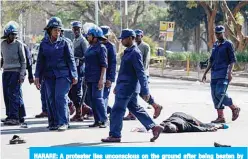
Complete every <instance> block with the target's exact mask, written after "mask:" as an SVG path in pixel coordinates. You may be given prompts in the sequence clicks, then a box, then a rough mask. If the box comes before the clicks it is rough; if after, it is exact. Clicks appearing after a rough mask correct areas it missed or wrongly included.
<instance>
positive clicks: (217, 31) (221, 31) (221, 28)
mask: <svg viewBox="0 0 248 159" xmlns="http://www.w3.org/2000/svg"><path fill="white" fill-rule="evenodd" d="M224 32H225V27H224V26H223V25H219V26H217V27H215V33H224Z"/></svg>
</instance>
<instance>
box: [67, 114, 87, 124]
mask: <svg viewBox="0 0 248 159" xmlns="http://www.w3.org/2000/svg"><path fill="white" fill-rule="evenodd" d="M70 121H71V122H82V121H84V118H83V117H82V116H79V115H78V114H75V115H74V116H73V117H72V118H71V119H70Z"/></svg>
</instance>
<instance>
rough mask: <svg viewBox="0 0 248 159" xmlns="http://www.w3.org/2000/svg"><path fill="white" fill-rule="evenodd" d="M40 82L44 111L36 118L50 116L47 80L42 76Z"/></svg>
mask: <svg viewBox="0 0 248 159" xmlns="http://www.w3.org/2000/svg"><path fill="white" fill-rule="evenodd" d="M48 37H49V35H48V34H47V31H46V30H44V38H48ZM40 84H41V86H40V99H41V110H42V112H41V113H40V114H37V115H35V118H45V117H48V113H47V109H48V106H47V104H48V101H47V98H46V86H45V82H44V80H43V78H40ZM48 125H49V124H48ZM48 127H49V126H48Z"/></svg>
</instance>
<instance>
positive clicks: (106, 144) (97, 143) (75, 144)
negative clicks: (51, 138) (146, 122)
mask: <svg viewBox="0 0 248 159" xmlns="http://www.w3.org/2000/svg"><path fill="white" fill-rule="evenodd" d="M127 143H131V144H133V143H150V142H149V141H129V142H120V143H103V142H95V143H83V142H75V143H69V144H63V145H53V146H51V147H62V146H98V145H100V146H103V147H104V146H106V147H108V146H113V145H109V144H114V145H115V146H116V144H127Z"/></svg>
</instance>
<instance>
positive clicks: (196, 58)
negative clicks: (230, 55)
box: [167, 52, 210, 62]
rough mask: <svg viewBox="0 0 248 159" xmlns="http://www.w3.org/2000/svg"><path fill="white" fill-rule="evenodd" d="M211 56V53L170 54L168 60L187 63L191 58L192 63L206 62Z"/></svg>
mask: <svg viewBox="0 0 248 159" xmlns="http://www.w3.org/2000/svg"><path fill="white" fill-rule="evenodd" d="M209 56H210V55H209V53H200V54H199V53H195V52H176V53H171V54H168V56H167V58H168V60H172V61H186V60H187V58H189V60H190V61H191V62H200V61H205V60H206V59H208V58H209Z"/></svg>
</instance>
